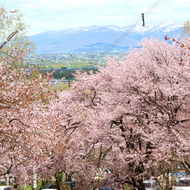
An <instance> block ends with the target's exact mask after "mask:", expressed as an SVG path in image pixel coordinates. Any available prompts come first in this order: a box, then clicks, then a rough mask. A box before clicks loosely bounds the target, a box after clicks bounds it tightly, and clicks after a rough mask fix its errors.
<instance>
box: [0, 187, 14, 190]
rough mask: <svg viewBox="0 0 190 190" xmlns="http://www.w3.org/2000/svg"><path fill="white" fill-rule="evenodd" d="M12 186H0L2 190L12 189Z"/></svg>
mask: <svg viewBox="0 0 190 190" xmlns="http://www.w3.org/2000/svg"><path fill="white" fill-rule="evenodd" d="M12 189H13V188H12V187H11V186H0V190H12Z"/></svg>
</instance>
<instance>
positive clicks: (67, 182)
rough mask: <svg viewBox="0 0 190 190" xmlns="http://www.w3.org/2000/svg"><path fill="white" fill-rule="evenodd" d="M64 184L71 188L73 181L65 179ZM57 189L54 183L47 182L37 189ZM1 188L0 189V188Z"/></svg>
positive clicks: (73, 184)
mask: <svg viewBox="0 0 190 190" xmlns="http://www.w3.org/2000/svg"><path fill="white" fill-rule="evenodd" d="M64 184H65V185H68V186H69V187H70V188H71V189H73V187H74V186H75V182H70V181H65V182H64ZM47 189H48V190H58V185H57V184H56V183H48V184H46V185H44V186H42V187H41V188H40V189H39V190H47ZM0 190H1V189H0Z"/></svg>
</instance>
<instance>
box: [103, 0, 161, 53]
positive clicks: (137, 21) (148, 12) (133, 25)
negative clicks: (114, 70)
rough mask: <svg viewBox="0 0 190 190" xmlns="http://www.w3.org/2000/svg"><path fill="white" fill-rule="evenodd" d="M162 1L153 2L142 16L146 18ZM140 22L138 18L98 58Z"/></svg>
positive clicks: (140, 19)
mask: <svg viewBox="0 0 190 190" xmlns="http://www.w3.org/2000/svg"><path fill="white" fill-rule="evenodd" d="M162 1H163V0H157V1H155V2H154V3H153V4H152V5H151V6H150V7H149V8H148V9H147V10H146V11H145V12H144V13H143V14H144V17H147V16H148V15H149V14H150V13H152V12H153V10H154V9H155V8H156V7H157V6H158V5H159V4H160V3H161V2H162ZM140 22H142V18H141V17H140V18H138V19H137V20H136V21H135V22H134V23H133V24H132V25H131V27H130V28H129V29H128V30H126V31H125V32H124V33H123V34H122V35H121V36H119V37H118V38H117V39H116V40H115V41H114V42H113V43H112V44H111V45H110V46H109V47H108V48H107V49H106V50H105V52H103V53H102V54H101V55H100V57H103V56H104V55H106V54H107V53H108V52H109V51H110V50H111V49H113V48H114V47H115V46H116V45H117V44H118V43H119V42H120V41H121V40H123V39H124V38H125V37H126V36H127V35H128V34H129V33H130V32H131V31H132V30H133V29H134V28H135V27H136V26H137V25H138V24H139V23H140Z"/></svg>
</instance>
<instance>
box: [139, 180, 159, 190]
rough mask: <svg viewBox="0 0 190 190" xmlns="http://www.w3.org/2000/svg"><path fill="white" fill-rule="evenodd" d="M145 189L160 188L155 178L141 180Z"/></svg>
mask: <svg viewBox="0 0 190 190" xmlns="http://www.w3.org/2000/svg"><path fill="white" fill-rule="evenodd" d="M143 183H144V187H145V189H146V190H160V186H159V184H158V182H157V181H156V180H146V181H143Z"/></svg>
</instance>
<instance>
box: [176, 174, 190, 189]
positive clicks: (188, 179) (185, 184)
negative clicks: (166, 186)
mask: <svg viewBox="0 0 190 190" xmlns="http://www.w3.org/2000/svg"><path fill="white" fill-rule="evenodd" d="M175 190H190V176H184V177H180V178H179V179H177V180H176V184H175Z"/></svg>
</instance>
